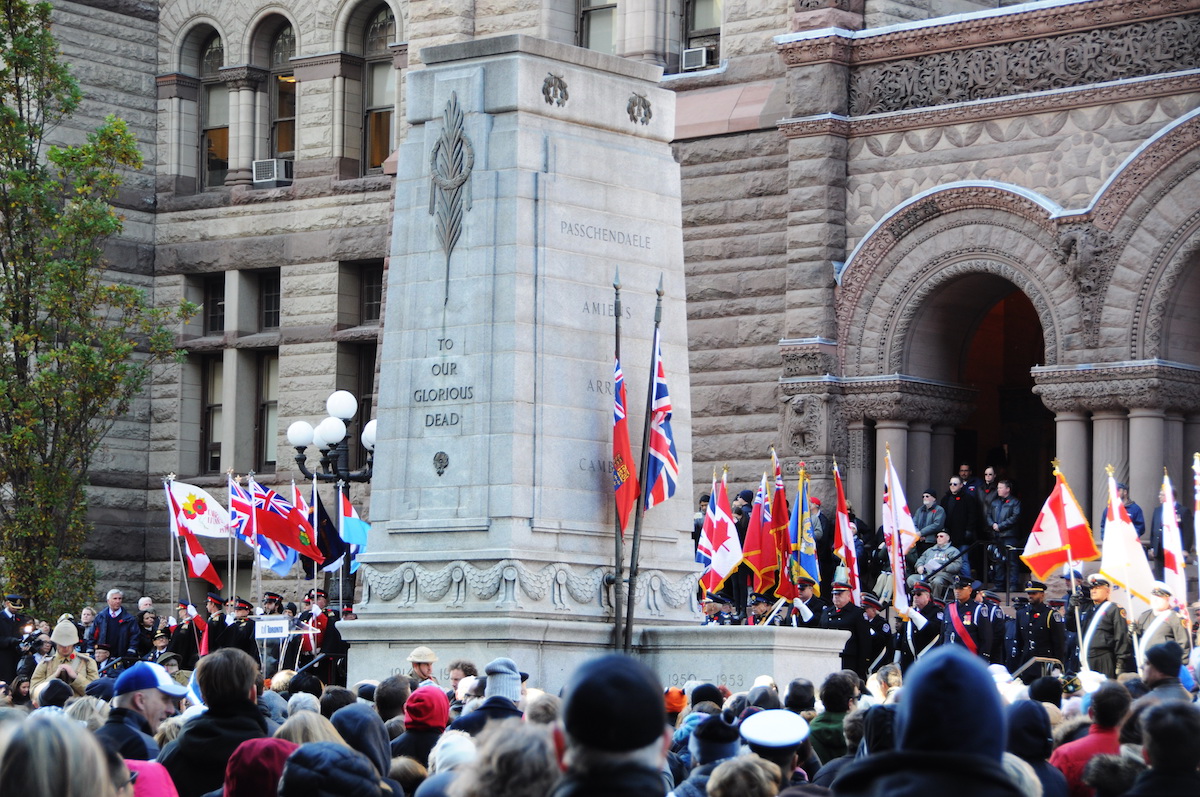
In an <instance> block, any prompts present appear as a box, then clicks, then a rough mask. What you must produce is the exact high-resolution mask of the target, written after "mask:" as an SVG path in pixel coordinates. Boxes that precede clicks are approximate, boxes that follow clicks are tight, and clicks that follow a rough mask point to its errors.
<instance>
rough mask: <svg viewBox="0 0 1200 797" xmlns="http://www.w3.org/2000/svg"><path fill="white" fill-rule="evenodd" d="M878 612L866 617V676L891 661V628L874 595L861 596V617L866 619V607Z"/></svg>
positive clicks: (881, 605) (880, 604) (881, 606)
mask: <svg viewBox="0 0 1200 797" xmlns="http://www.w3.org/2000/svg"><path fill="white" fill-rule="evenodd" d="M868 606H871V607H874V608H875V609H878V610H879V612H880V613H879V614H877V615H875V616H874V617H867V649H866V655H865V656H864V658H865V659H866V662H867V674H868V675H870V674H871V673H873V672H875V671H876V670H878V669H879V668H880V667H882V666H883V665H885V664H888V663H889V662H891V660H892V650H893V648H892V627H891V625H890V624H889V623H888V621H887V615H885V614H884V613H883V604H882V603H881V602H880V600H879V599H878V598H876V597H875V596H874V595H872V594H870V593H868V594H866V595H863V607H864V611H863V616H864V617H866V615H867V612H866V611H865V609H866V607H868Z"/></svg>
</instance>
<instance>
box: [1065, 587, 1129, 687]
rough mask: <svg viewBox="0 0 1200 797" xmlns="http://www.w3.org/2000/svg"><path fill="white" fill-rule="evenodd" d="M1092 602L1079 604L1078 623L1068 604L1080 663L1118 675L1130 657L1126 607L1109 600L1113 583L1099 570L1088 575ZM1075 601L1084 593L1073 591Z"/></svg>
mask: <svg viewBox="0 0 1200 797" xmlns="http://www.w3.org/2000/svg"><path fill="white" fill-rule="evenodd" d="M1087 586H1088V592H1089V593H1090V597H1091V603H1090V605H1088V606H1087V607H1084V606H1080V615H1079V623H1078V627H1077V626H1076V622H1075V613H1074V612H1073V611H1072V610H1071V605H1070V604H1068V606H1067V623H1066V625H1067V629H1068V630H1070V631H1078V632H1079V635H1080V636H1079V661H1080V664H1081V666H1083V667H1085V668H1087V669H1091V670H1093V671H1095V672H1098V673H1100V674H1101V675H1103V676H1105V677H1107V678H1116V677H1117V676H1118V675H1120V674H1121V673H1122V672H1124V671H1125V668H1126V666H1127V664H1128V662H1127V660H1128V659H1129V658H1130V637H1129V628H1128V626H1127V624H1126V619H1125V610H1124V609H1122V608H1121V607H1120V606H1117V605H1116V604H1115V603H1113V602H1112V601H1110V600H1109V599H1108V598H1109V595H1110V593H1111V592H1112V584H1111V583H1109V580H1108V579H1107V578H1105V577H1104V576H1102V575H1100V574H1099V573H1093V574H1092V575H1090V576H1088V580H1087ZM1071 602H1072V603H1076V602H1078V603H1083V602H1084V601H1083V599H1082V596H1080V595H1072V596H1071Z"/></svg>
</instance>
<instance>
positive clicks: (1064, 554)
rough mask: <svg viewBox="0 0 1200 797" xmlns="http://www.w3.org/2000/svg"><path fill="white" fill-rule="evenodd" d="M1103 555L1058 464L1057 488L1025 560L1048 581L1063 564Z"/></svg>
mask: <svg viewBox="0 0 1200 797" xmlns="http://www.w3.org/2000/svg"><path fill="white" fill-rule="evenodd" d="M1099 558H1100V550H1099V549H1098V548H1096V540H1095V539H1094V538H1093V537H1092V529H1091V527H1090V526H1089V525H1088V522H1087V518H1086V517H1085V516H1084V514H1083V510H1082V509H1080V508H1079V502H1078V501H1076V500H1075V494H1074V493H1072V492H1071V486H1070V485H1069V484H1067V477H1065V476H1063V474H1062V471H1060V470H1059V469H1058V466H1057V465H1055V466H1054V489H1053V490H1051V491H1050V497H1049V498H1047V499H1046V503H1045V504H1043V505H1042V511H1041V512H1040V513H1038V516H1037V520H1035V521H1034V522H1033V530H1032V531H1030V532H1029V539H1028V540H1027V541H1026V542H1025V552H1024V553H1023V554H1021V560H1022V561H1023V562H1025V564H1027V565H1029V571H1030V572H1031V573H1033V575H1034V576H1036V577H1037V579H1038V580H1039V581H1045V580H1046V576H1048V575H1049V574H1050V571H1052V570H1054V569H1055V568H1057V567H1059V566H1061V565H1065V564H1068V563H1070V562H1088V561H1091V560H1092V559H1099Z"/></svg>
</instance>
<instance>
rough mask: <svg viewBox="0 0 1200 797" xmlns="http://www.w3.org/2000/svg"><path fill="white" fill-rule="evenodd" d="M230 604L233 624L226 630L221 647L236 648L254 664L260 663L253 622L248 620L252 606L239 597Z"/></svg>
mask: <svg viewBox="0 0 1200 797" xmlns="http://www.w3.org/2000/svg"><path fill="white" fill-rule="evenodd" d="M230 603H232V604H233V623H232V624H230V626H229V628H228V629H226V631H225V636H224V637H223V638H222V642H221V647H225V648H237V649H238V650H240V651H242V652H243V653H245V654H247V655H248V656H250V658H252V659H254V661H255V663H259V662H261V657H260V656H259V654H258V640H257V639H256V638H255V636H254V620H252V619H251V618H250V612H251V610H252V609H253V608H254V604H252V603H251V602H250V601H248V600H246V599H245V598H239V597H234V598H233V600H231V601H230Z"/></svg>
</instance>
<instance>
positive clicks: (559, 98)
mask: <svg viewBox="0 0 1200 797" xmlns="http://www.w3.org/2000/svg"><path fill="white" fill-rule="evenodd" d="M542 97H544V98H545V100H546V104H547V105H554V106H557V107H559V108H561V107H562V106H564V105H566V104H567V100H568V99H570V96H569V95H568V94H567V81H565V80H563V79H562V76H561V75H556V74H554V73H553V72H551V73H550V74H548V75H546V79H545V80H543V81H542Z"/></svg>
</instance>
